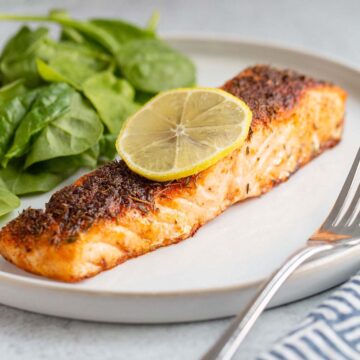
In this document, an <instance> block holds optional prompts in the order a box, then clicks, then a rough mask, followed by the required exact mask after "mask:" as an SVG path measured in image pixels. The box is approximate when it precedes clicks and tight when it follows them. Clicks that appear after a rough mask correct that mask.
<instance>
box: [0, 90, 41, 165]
mask: <svg viewBox="0 0 360 360" xmlns="http://www.w3.org/2000/svg"><path fill="white" fill-rule="evenodd" d="M16 87H17V92H18V95H17V96H14V97H13V98H12V99H10V100H7V101H6V100H5V98H7V97H8V96H9V94H8V92H11V94H12V95H15V93H16V92H15V89H14V88H13V87H12V85H10V87H9V86H6V87H5V88H2V89H1V90H0V104H1V105H0V162H1V160H2V158H3V156H4V155H5V153H6V152H7V150H8V147H9V145H10V143H11V139H12V137H13V136H14V133H15V131H16V128H17V127H18V125H19V123H20V121H21V120H22V119H23V118H24V116H25V114H26V113H27V112H28V111H29V108H30V107H31V105H32V103H33V102H34V99H35V97H36V93H37V91H34V90H33V91H30V92H27V93H23V91H25V90H23V88H22V87H18V86H16Z"/></svg>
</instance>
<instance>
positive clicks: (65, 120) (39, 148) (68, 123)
mask: <svg viewBox="0 0 360 360" xmlns="http://www.w3.org/2000/svg"><path fill="white" fill-rule="evenodd" d="M102 133H103V126H102V123H101V121H100V120H99V118H98V116H97V114H96V112H95V111H94V110H93V109H92V107H91V106H90V104H88V103H87V102H86V101H85V100H84V99H83V98H82V96H81V95H80V94H79V93H78V92H76V91H74V90H73V91H72V94H71V101H70V107H69V109H68V111H67V112H65V113H63V114H60V116H59V117H57V119H55V120H54V121H52V122H49V123H47V126H46V127H44V128H43V130H42V132H41V133H40V134H39V136H38V137H37V138H36V140H35V141H34V143H33V144H32V146H31V148H30V151H29V153H28V155H27V157H26V161H25V168H28V167H29V166H31V165H32V164H35V163H37V162H40V161H44V160H49V159H53V158H57V157H63V156H69V155H76V154H80V153H82V152H84V151H85V150H88V149H89V148H91V147H92V146H94V145H95V144H97V143H98V141H99V139H100V137H101V135H102Z"/></svg>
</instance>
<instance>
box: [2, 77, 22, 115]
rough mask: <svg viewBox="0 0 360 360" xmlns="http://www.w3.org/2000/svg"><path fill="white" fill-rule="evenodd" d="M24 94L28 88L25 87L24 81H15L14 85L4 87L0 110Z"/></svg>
mask: <svg viewBox="0 0 360 360" xmlns="http://www.w3.org/2000/svg"><path fill="white" fill-rule="evenodd" d="M24 92H26V87H25V86H24V80H23V79H19V80H16V81H13V82H12V83H10V84H7V85H5V86H3V87H2V88H0V108H1V107H2V106H4V105H5V104H7V103H8V101H10V100H12V99H13V98H14V97H15V96H18V95H20V94H23V93H24Z"/></svg>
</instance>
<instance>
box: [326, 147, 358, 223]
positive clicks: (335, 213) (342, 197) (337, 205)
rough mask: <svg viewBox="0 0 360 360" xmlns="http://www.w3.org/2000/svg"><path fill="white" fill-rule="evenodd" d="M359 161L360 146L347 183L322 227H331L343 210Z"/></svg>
mask: <svg viewBox="0 0 360 360" xmlns="http://www.w3.org/2000/svg"><path fill="white" fill-rule="evenodd" d="M359 162H360V148H359V149H358V151H357V154H356V157H355V160H354V162H353V164H352V166H351V169H350V172H349V175H348V176H347V178H346V180H345V183H344V185H343V187H342V189H341V191H340V194H339V196H338V198H337V199H336V201H335V204H334V207H333V208H332V210H331V212H330V214H329V216H328V217H327V218H326V220H325V222H324V224H323V226H322V227H324V228H328V227H331V226H332V224H333V222H334V220H336V217H337V216H338V214H339V213H340V211H341V210H342V208H343V206H344V203H345V199H346V196H347V194H348V192H349V189H350V187H351V184H352V182H353V180H354V177H355V174H356V171H357V168H358V166H359Z"/></svg>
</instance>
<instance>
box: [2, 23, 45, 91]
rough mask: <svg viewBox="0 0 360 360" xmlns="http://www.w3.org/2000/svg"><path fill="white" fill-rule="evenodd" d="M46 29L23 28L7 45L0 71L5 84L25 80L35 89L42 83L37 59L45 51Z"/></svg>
mask: <svg viewBox="0 0 360 360" xmlns="http://www.w3.org/2000/svg"><path fill="white" fill-rule="evenodd" d="M47 35H48V30H47V29H46V28H43V27H41V28H38V29H36V30H30V29H29V28H28V27H27V26H24V27H22V28H21V29H20V30H19V31H18V33H17V34H15V35H14V36H13V37H12V38H11V39H10V40H9V41H8V42H7V44H6V45H5V48H4V50H3V52H2V55H1V58H0V71H1V79H2V81H3V83H5V84H7V83H9V82H12V81H15V80H18V79H24V81H25V84H26V85H27V86H30V87H35V86H37V85H39V84H40V83H41V78H40V77H39V75H38V72H37V68H36V61H35V60H36V58H37V57H38V56H39V54H40V53H41V52H42V51H43V50H45V49H44V46H43V45H44V39H45V38H46V37H47Z"/></svg>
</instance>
